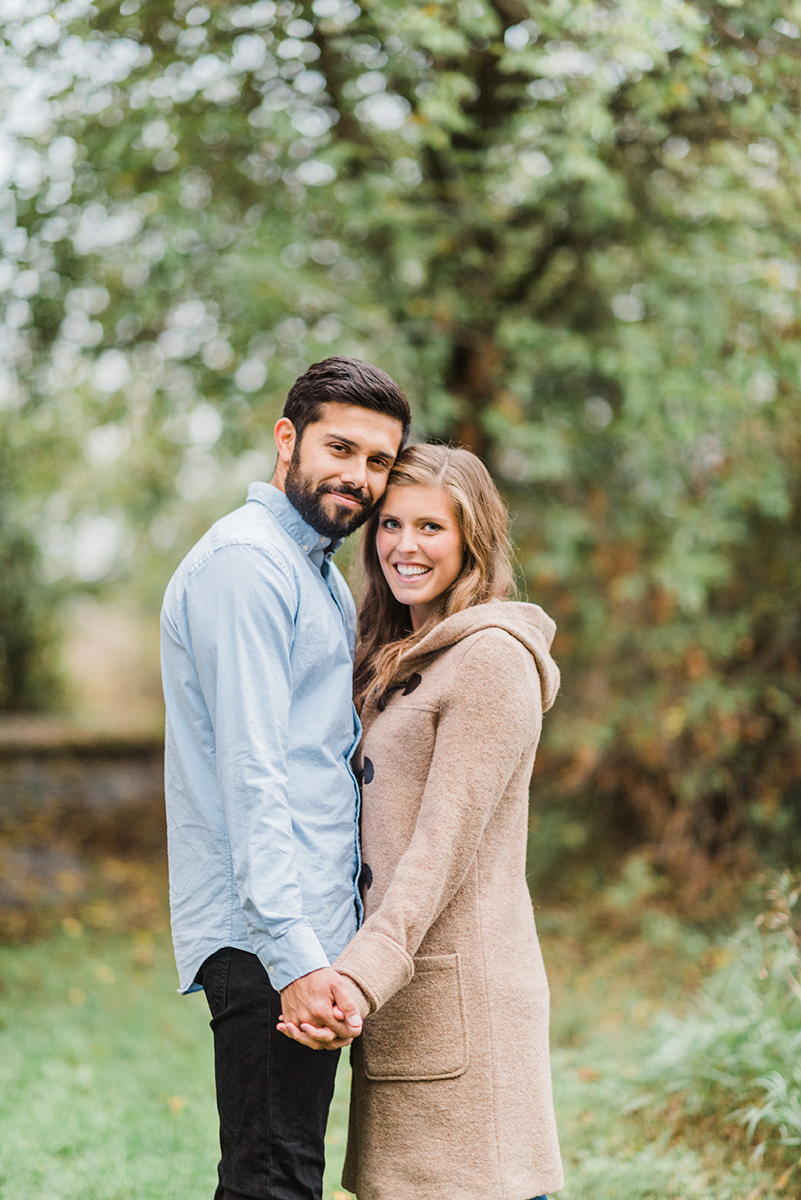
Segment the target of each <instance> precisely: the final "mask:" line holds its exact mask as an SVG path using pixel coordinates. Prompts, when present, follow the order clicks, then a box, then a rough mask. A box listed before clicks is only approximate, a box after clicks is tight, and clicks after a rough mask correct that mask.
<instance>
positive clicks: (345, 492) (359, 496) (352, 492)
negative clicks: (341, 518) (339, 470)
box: [317, 483, 370, 507]
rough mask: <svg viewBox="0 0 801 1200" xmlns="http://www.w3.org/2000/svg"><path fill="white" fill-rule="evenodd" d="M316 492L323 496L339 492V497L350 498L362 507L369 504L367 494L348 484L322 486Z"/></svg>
mask: <svg viewBox="0 0 801 1200" xmlns="http://www.w3.org/2000/svg"><path fill="white" fill-rule="evenodd" d="M317 491H318V492H322V494H323V495H326V494H327V495H330V494H331V493H332V492H339V494H340V496H352V497H353V499H354V500H358V501H359V503H360V504H361V505H362V506H363V507H364V506H365V505H367V504H369V503H370V496H369V493H367V492H363V491H362V490H361V489H360V488H356V487H353V486H352V485H351V484H349V483H341V484H339V485H338V486H337V487H333V486H329V485H328V484H323V485H322V486H321V487H319V488H318V489H317Z"/></svg>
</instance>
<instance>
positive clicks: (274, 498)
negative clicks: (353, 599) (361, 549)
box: [248, 483, 344, 570]
mask: <svg viewBox="0 0 801 1200" xmlns="http://www.w3.org/2000/svg"><path fill="white" fill-rule="evenodd" d="M248 500H255V501H256V502H257V503H258V504H263V505H264V507H265V508H268V509H269V510H270V512H271V513H272V514H273V516H274V517H275V518H276V520H277V521H278V522H279V524H280V525H281V526H282V527H283V528H284V529H285V530H286V532H287V533H288V534H289V536H290V537H291V538H292V540H293V541H294V542H297V544H298V545H299V546H300V548H301V550H302V551H303V553H304V554H308V556H309V558H310V559H311V560H312V562H313V563H314V565H315V566H316V567H317V568H318V570H319V569H320V568H321V567H322V564H323V561H324V559H325V558H326V557H327V554H326V552H325V547H326V546H328V545H329V543H330V545H331V549H330V551H329V553H330V554H333V553H334V552H335V551H336V550H338V549H339V547H340V546H341V545H342V542H343V540H344V539H343V538H337V539H335V540H334V541H333V542H332V541H331V539H330V538H329V537H326V535H325V534H320V533H318V532H317V530H316V529H313V528H312V526H311V525H309V524H308V522H306V521H304V520H303V517H302V516H301V515H300V513H299V512H298V510H297V509H296V508H295V506H294V504H293V503H292V502H291V500H289V498H288V497H287V496H286V494H285V493H284V492H282V491H281V489H280V488H277V487H275V486H274V485H273V484H272V483H251V485H250V487H249V488H248Z"/></svg>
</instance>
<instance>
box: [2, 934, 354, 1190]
mask: <svg viewBox="0 0 801 1200" xmlns="http://www.w3.org/2000/svg"><path fill="white" fill-rule="evenodd" d="M68 927H70V928H72V929H73V931H74V930H76V928H77V926H76V925H75V924H72V925H69V924H68ZM175 989H176V976H175V968H174V966H173V962H172V954H171V949H170V946H169V943H168V941H167V939H166V938H165V937H164V936H156V937H155V938H154V939H152V940H147V941H142V940H139V941H137V940H136V939H135V938H134V937H132V936H120V935H97V934H94V935H89V934H86V933H83V934H82V935H81V936H80V937H78V938H75V937H69V936H67V935H66V934H61V935H59V936H55V937H53V938H50V939H49V940H47V941H46V942H42V943H39V944H38V945H34V946H18V947H13V948H12V947H4V948H2V949H0V1197H2V1198H3V1200H73V1198H74V1200H78V1198H80V1200H190V1198H191V1200H200V1198H202V1197H204V1196H206V1197H209V1200H210V1198H211V1196H212V1195H213V1193H214V1187H215V1184H216V1165H217V1126H216V1111H215V1107H214V1086H213V1077H212V1053H211V1034H210V1032H209V1029H208V1010H207V1008H206V1004H205V1000H204V998H203V996H202V994H196V995H192V996H179V995H178V994H177V993H176V990H175ZM347 1075H348V1070H347V1061H346V1060H345V1061H343V1062H342V1065H341V1067H340V1072H339V1076H340V1078H339V1081H338V1089H337V1097H336V1100H335V1103H334V1107H333V1111H332V1117H331V1122H330V1126H329V1135H328V1139H329V1160H330V1161H329V1172H328V1177H327V1188H326V1200H331V1197H332V1196H333V1191H334V1188H335V1187H337V1186H338V1178H339V1177H338V1174H337V1169H338V1167H340V1166H341V1161H342V1157H343V1155H344V1148H345V1129H346V1119H347Z"/></svg>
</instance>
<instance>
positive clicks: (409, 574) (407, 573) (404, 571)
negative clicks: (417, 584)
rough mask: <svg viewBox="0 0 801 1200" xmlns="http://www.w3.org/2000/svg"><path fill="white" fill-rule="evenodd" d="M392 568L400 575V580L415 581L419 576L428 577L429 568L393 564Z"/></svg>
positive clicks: (403, 563) (412, 564)
mask: <svg viewBox="0 0 801 1200" xmlns="http://www.w3.org/2000/svg"><path fill="white" fill-rule="evenodd" d="M392 566H393V567H394V568H395V570H396V571H397V572H398V574H399V575H400V577H401V579H415V578H419V577H420V576H421V575H428V573H429V571H430V570H431V567H423V566H419V565H418V564H417V563H406V562H394V563H392Z"/></svg>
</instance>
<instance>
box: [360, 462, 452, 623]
mask: <svg viewBox="0 0 801 1200" xmlns="http://www.w3.org/2000/svg"><path fill="white" fill-rule="evenodd" d="M376 549H377V551H378V559H379V562H380V563H381V570H382V571H383V572H384V577H385V578H386V581H387V583H388V584H389V586H390V588H391V589H392V594H393V595H394V597H395V599H396V600H397V601H399V603H401V604H408V606H409V611H410V613H411V617H412V628H413V629H414V630H418V629H420V627H421V626H422V625H423V624H424V623H425V621H426V619H427V618H428V617H429V616H430V614H431V612H432V610H433V608H434V607H435V606H436V605H437V602H438V600H439V598H440V597H441V596H442V594H443V592H446V591H447V590H448V588H449V587H450V586H451V584H452V583H453V582H454V581H455V580H456V579H457V578H458V576H459V573H460V572H461V569H462V559H463V557H464V544H463V542H462V534H461V531H460V529H459V526H458V525H457V523H456V517H455V515H454V512H453V505H452V504H451V501H450V498H449V497H448V494H447V492H445V490H444V489H443V488H438V487H418V486H409V487H392V486H390V487H388V488H387V491H386V494H385V496H384V503H383V505H382V507H381V517H380V520H379V523H378V533H377V535H376Z"/></svg>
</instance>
